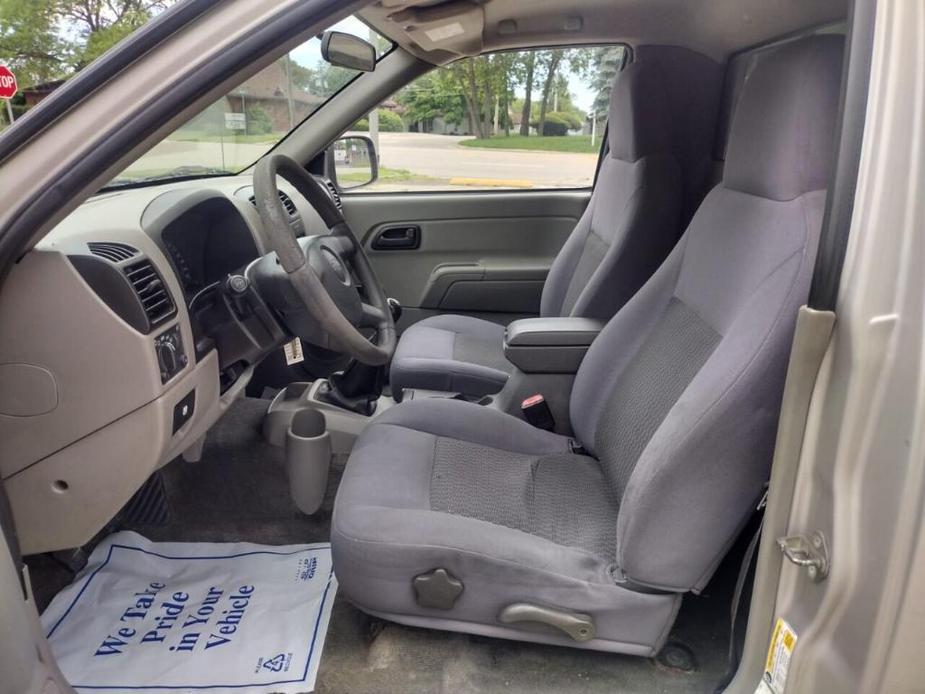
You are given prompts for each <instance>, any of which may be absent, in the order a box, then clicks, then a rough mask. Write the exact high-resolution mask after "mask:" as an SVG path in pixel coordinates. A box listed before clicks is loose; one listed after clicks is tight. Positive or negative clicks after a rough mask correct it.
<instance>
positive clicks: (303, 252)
mask: <svg viewBox="0 0 925 694" xmlns="http://www.w3.org/2000/svg"><path fill="white" fill-rule="evenodd" d="M277 176H280V177H282V178H284V179H285V180H286V181H288V182H289V183H291V184H292V185H293V186H295V188H296V190H298V191H299V193H301V194H302V195H303V196H304V197H305V199H306V200H307V201H308V202H309V204H311V205H312V207H314V208H315V210H316V211H317V212H318V214H319V216H320V217H321V219H322V221H323V222H324V224H325V226H327V228H328V229H329V230H330V234H328V235H324V236H317V237H314V238H313V239H310V240H309V241H308V242H307V243H305V242H303V243H300V242H299V240H298V239H297V238H296V236H295V234H294V232H293V230H292V227H291V226H290V224H289V215H288V214H287V212H286V210H285V209H284V208H283V203H282V201H281V200H280V197H279V188H278V186H277V182H276V177H277ZM254 193H255V196H256V201H257V211H258V212H259V213H260V217H261V219H262V220H263V226H264V229H265V230H266V235H267V241H268V244H269V246H270V248H271V250H274V251H276V256H277V258H278V259H279V264H280V265H281V266H282V268H283V270H285V271H286V273H287V275H288V278H289V282H290V283H291V285H292V287H293V289H294V290H295V293H296V295H297V296H298V298H299V300H300V301H301V302H302V304H303V305H304V307H305V309H306V310H307V311H308V313H309V314H310V315H311V316H312V317H313V318H314V319H315V320H316V321H317V322H318V323H319V324H320V326H321V328H322V329H324V330H325V331H327V333H328V334H329V335H330V336H331V337H332V338H334V340H335V341H336V342H338V343H339V344H340V345H341V347H342V348H343V349H344V351H345V352H346V353H347V354H349V355H350V356H352V357H354V358H355V359H357V360H358V361H360V362H363V363H364V364H369V365H371V366H379V365H382V364H386V363H387V362H388V361H389V359H391V358H392V353H393V352H394V351H395V344H396V335H395V322H394V321H393V320H392V312H391V310H390V309H389V304H388V297H387V296H386V294H385V292H384V291H383V289H382V284H381V283H380V282H379V279H378V278H377V277H376V273H375V272H374V271H373V268H372V266H371V265H370V264H369V259H368V258H367V257H366V253H365V252H364V251H363V246H362V244H361V243H360V242H359V240H358V239H357V237H356V235H355V234H354V233H353V231H352V230H351V229H350V226H349V225H348V224H347V221H346V220H345V219H344V216H343V215H342V214H341V212H340V210H338V209H337V206H336V205H335V204H334V201H333V200H332V199H331V196H330V195H329V194H328V191H327V190H326V189H325V188H324V186H323V185H322V184H321V183H319V182H318V180H317V179H315V177H314V176H312V175H311V174H310V173H308V172H307V171H306V170H305V169H304V168H303V167H302V166H300V165H299V164H298V162H296V161H295V160H293V159H291V158H290V157H287V156H285V155H283V154H270V155H267V156H265V157H263V158H262V159H261V160H260V161H259V162H257V166H256V167H255V169H254ZM354 275H355V276H356V278H357V279H358V280H359V285H357V284H354V281H353V277H354ZM361 290H362V291H364V292H365V294H366V297H367V300H366V301H364V299H363V296H362V295H361V293H360V292H361ZM361 328H375V330H376V335H377V339H376V342H373V341H371V340H369V339H367V338H366V337H365V336H364V335H363V333H362V332H360V329H361Z"/></svg>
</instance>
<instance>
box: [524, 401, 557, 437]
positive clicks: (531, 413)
mask: <svg viewBox="0 0 925 694" xmlns="http://www.w3.org/2000/svg"><path fill="white" fill-rule="evenodd" d="M520 410H521V412H523V413H524V419H526V420H527V421H528V422H530V424H532V425H533V426H535V427H536V428H537V429H545V430H546V431H552V430H553V429H555V428H556V420H555V419H553V417H552V411H551V410H550V409H549V405H548V404H547V402H546V398H544V397H543V396H542V395H531V396H530V397H529V398H525V399H524V401H523V402H522V403H520Z"/></svg>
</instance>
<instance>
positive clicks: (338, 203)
mask: <svg viewBox="0 0 925 694" xmlns="http://www.w3.org/2000/svg"><path fill="white" fill-rule="evenodd" d="M324 187H325V188H327V189H328V192H329V193H330V194H331V199H332V200H333V201H334V206H335V207H337V209H338V210H342V209H344V206H343V204H342V203H341V201H340V193H338V192H337V186H336V185H334V181H332V180H330V179H327V178H326V179H324Z"/></svg>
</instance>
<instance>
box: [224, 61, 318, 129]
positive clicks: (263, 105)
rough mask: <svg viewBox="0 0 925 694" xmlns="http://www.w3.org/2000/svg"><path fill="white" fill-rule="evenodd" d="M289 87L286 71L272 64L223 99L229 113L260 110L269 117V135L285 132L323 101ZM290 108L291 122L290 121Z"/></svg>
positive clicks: (280, 66) (279, 64)
mask: <svg viewBox="0 0 925 694" xmlns="http://www.w3.org/2000/svg"><path fill="white" fill-rule="evenodd" d="M289 93H290V83H289V79H288V77H287V75H286V69H285V67H284V66H283V64H282V63H280V62H275V63H273V64H271V65H269V66H268V67H266V68H264V69H263V70H261V71H260V72H259V73H257V74H256V75H254V76H253V77H251V78H250V79H249V80H247V81H246V82H245V83H244V84H242V85H241V86H240V87H238V88H237V89H235V90H234V91H232V92H231V93H229V94H228V95H227V96H226V97H225V102H226V104H225V106H226V110H227V111H228V112H229V113H247V112H248V111H250V110H251V109H255V108H260V109H262V110H263V111H265V112H266V114H267V115H268V116H269V117H270V124H271V129H272V131H273V132H286V131H288V130H289V129H290V128H291V127H292V126H293V125H295V124H296V123H298V122H300V121H301V120H303V119H304V118H305V117H306V116H308V115H309V114H310V113H311V112H312V111H314V110H315V109H316V108H318V107H319V106H320V105H321V104H322V103H324V98H323V97H320V96H315V95H314V94H309V93H308V92H306V91H304V90H302V89H299V88H298V87H295V86H293V87H292V89H291V94H292V98H291V99H290V98H289V96H288V95H289ZM290 108H291V118H290Z"/></svg>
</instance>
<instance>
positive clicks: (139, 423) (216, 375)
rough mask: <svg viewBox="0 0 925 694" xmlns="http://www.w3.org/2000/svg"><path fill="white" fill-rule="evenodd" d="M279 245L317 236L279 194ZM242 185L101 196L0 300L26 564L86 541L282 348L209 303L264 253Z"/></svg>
mask: <svg viewBox="0 0 925 694" xmlns="http://www.w3.org/2000/svg"><path fill="white" fill-rule="evenodd" d="M280 190H281V198H282V201H283V205H284V207H285V209H286V210H287V212H288V213H289V216H290V224H291V225H292V227H293V232H294V233H295V234H296V235H298V236H301V235H315V234H322V233H325V232H326V231H327V229H326V227H325V225H324V223H323V222H322V221H321V218H320V217H319V216H318V215H317V213H316V212H315V210H314V209H313V208H312V207H311V206H310V205H309V204H308V203H307V201H305V199H304V198H302V197H301V196H300V195H299V194H298V193H297V192H296V191H295V189H294V188H292V187H291V186H289V185H288V184H286V183H285V182H282V181H281V182H280ZM265 238H266V237H265V234H264V231H263V228H262V225H261V220H260V217H259V215H258V213H257V210H256V208H255V206H254V202H253V188H252V186H251V183H250V178H249V177H227V178H220V179H209V180H207V181H203V180H199V181H186V182H178V183H173V184H165V185H159V186H153V187H148V188H137V189H131V190H125V191H119V192H111V193H104V194H100V195H98V196H96V197H94V198H91V199H90V200H88V201H86V202H85V203H84V204H83V205H81V206H80V207H79V208H78V209H76V210H75V211H74V212H73V213H71V214H70V215H69V216H68V217H67V218H66V219H65V220H64V221H63V222H61V223H60V224H59V225H58V227H56V228H55V229H54V230H52V232H51V233H50V234H48V235H47V236H46V237H45V238H43V239H42V240H41V241H40V242H39V243H38V244H37V245H36V246H35V247H34V248H33V249H32V250H31V251H29V252H28V253H27V254H25V255H24V256H23V257H22V258H21V259H20V260H19V261H18V262H17V263H16V265H15V266H14V268H13V270H12V272H11V273H10V276H9V278H8V279H7V282H6V286H5V287H4V292H3V293H2V294H0V326H3V329H2V330H0V386H2V387H0V438H2V440H3V441H4V444H5V445H4V455H3V456H2V457H0V476H2V478H3V481H4V485H5V486H6V488H7V491H8V494H9V497H10V500H11V506H12V510H13V514H14V517H15V520H16V522H17V527H18V529H19V531H20V542H21V544H22V547H23V551H24V552H26V553H35V552H44V551H53V550H58V549H64V548H68V547H76V546H80V545H82V544H84V543H86V542H87V541H89V540H90V539H91V538H92V537H93V535H94V534H95V533H96V532H98V531H99V529H100V528H102V527H103V526H104V525H105V523H106V522H108V520H109V519H111V518H112V517H113V516H115V515H116V514H117V513H118V511H119V509H120V508H121V507H122V506H123V505H124V504H125V503H126V502H127V501H128V500H129V498H130V497H131V496H132V494H134V492H135V491H137V490H138V489H139V488H140V487H141V486H142V484H143V483H144V482H145V481H146V480H147V478H148V477H149V476H150V475H151V473H152V472H153V471H154V470H156V469H157V468H158V467H159V466H161V465H164V464H166V463H167V462H169V461H170V460H172V459H174V458H176V457H177V456H178V455H183V456H184V457H186V458H187V459H189V460H195V459H196V458H197V456H198V455H199V452H200V451H201V446H202V441H203V439H204V436H205V434H206V432H207V431H208V429H209V428H210V427H211V426H212V425H213V424H214V423H215V422H216V421H217V420H218V419H219V417H221V415H222V414H223V413H224V412H225V411H226V410H227V408H228V407H229V406H230V405H231V404H232V403H233V402H234V401H235V400H236V399H237V398H239V397H241V396H242V395H243V392H244V388H245V387H246V385H247V383H248V382H249V380H250V377H251V374H252V373H253V369H254V367H255V366H256V364H257V363H258V362H259V361H260V360H261V359H262V358H263V357H264V356H266V354H268V353H269V352H270V351H272V350H274V349H276V348H278V346H279V345H280V344H282V342H284V341H285V340H286V339H288V338H287V336H286V334H285V332H284V331H283V329H282V328H281V327H280V325H279V323H278V321H276V319H275V317H274V316H273V315H272V314H271V313H270V312H269V311H268V310H267V309H266V306H265V305H264V306H263V307H261V306H259V305H258V306H254V307H251V308H252V309H253V310H250V309H248V310H247V311H244V312H241V311H240V310H239V309H240V307H236V306H234V305H232V304H231V302H229V301H228V300H227V296H226V294H223V293H222V291H221V288H222V286H223V285H224V284H225V281H226V280H227V278H228V277H229V275H234V274H237V273H240V272H241V271H242V270H243V269H244V268H246V267H247V266H248V265H249V264H250V263H252V262H253V261H255V260H257V259H258V258H260V257H262V256H263V255H265V253H266V252H267V244H266V241H265Z"/></svg>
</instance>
